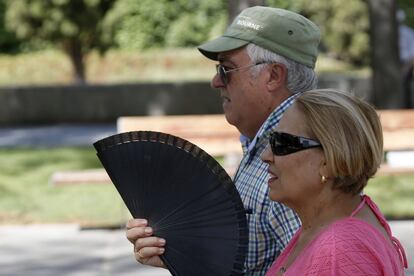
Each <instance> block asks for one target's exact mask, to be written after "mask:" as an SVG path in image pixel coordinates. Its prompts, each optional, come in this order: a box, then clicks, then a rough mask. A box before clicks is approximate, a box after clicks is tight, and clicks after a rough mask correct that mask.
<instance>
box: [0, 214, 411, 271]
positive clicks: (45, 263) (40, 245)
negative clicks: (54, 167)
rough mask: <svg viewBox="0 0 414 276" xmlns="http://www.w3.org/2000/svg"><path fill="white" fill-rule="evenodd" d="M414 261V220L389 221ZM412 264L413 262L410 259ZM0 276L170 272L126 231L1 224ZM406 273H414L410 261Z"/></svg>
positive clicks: (409, 257) (67, 226) (409, 258)
mask: <svg viewBox="0 0 414 276" xmlns="http://www.w3.org/2000/svg"><path fill="white" fill-rule="evenodd" d="M391 227H392V229H393V232H394V235H395V236H397V237H398V238H399V239H400V240H401V242H402V244H403V245H404V247H405V248H406V250H407V253H408V254H407V257H408V260H414V239H413V233H414V231H413V230H414V222H412V221H395V222H391ZM411 262H413V261H411ZM0 275H1V276H20V275H30V276H56V275H59V276H61V275H62V276H95V275H96V276H98V275H99V276H132V275H140V276H166V275H170V273H169V272H168V271H167V270H164V269H156V268H150V267H146V266H143V265H140V264H139V263H137V262H136V261H135V260H134V258H133V255H132V245H130V244H129V242H128V241H127V240H126V238H125V230H112V231H111V230H80V229H79V228H78V227H77V226H76V225H30V226H2V227H0ZM406 275H408V276H414V267H413V266H412V265H411V267H410V269H409V271H408V272H407V274H406Z"/></svg>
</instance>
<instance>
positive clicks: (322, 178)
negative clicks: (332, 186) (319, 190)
mask: <svg viewBox="0 0 414 276" xmlns="http://www.w3.org/2000/svg"><path fill="white" fill-rule="evenodd" d="M327 180H328V178H327V177H326V176H324V175H322V177H321V182H322V183H326V181H327Z"/></svg>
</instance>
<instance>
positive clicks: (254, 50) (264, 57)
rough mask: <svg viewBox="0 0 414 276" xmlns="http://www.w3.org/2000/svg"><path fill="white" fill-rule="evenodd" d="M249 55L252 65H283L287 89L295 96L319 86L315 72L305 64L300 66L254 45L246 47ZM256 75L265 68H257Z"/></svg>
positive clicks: (250, 44)
mask: <svg viewBox="0 0 414 276" xmlns="http://www.w3.org/2000/svg"><path fill="white" fill-rule="evenodd" d="M246 50H247V54H248V55H249V57H250V59H251V61H252V63H253V64H254V63H258V62H263V63H281V64H283V65H285V66H286V68H287V70H288V73H287V84H286V86H287V88H288V89H289V91H290V92H292V93H293V94H295V93H300V92H305V91H308V90H312V89H315V88H316V86H317V84H318V78H317V76H316V73H315V71H314V70H313V69H312V68H309V67H307V66H305V65H303V64H300V63H298V62H296V61H294V60H291V59H288V58H285V57H283V56H280V55H278V54H275V53H273V52H271V51H269V50H266V49H264V48H262V47H260V46H257V45H255V44H253V43H249V44H248V45H247V46H246ZM256 68H257V69H256V71H253V70H252V72H255V73H256V74H257V73H258V72H259V70H260V69H262V68H263V66H260V65H259V66H256Z"/></svg>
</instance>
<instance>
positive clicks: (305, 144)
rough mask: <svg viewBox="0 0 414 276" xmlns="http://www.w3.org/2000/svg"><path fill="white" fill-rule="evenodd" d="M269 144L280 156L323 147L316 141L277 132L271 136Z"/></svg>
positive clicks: (275, 153)
mask: <svg viewBox="0 0 414 276" xmlns="http://www.w3.org/2000/svg"><path fill="white" fill-rule="evenodd" d="M269 143H270V147H271V149H272V152H273V154H274V155H279V156H281V155H288V154H291V153H294V152H297V151H301V150H305V149H311V148H320V147H322V145H321V144H320V143H319V142H318V141H316V140H312V139H309V138H305V137H301V136H295V135H292V134H289V133H284V132H277V131H275V132H273V133H272V134H270V138H269Z"/></svg>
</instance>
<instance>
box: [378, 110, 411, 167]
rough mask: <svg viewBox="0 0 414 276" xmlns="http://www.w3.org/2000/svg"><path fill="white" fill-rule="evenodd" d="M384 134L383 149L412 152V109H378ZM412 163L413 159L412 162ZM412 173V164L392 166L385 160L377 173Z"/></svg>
mask: <svg viewBox="0 0 414 276" xmlns="http://www.w3.org/2000/svg"><path fill="white" fill-rule="evenodd" d="M378 113H379V116H380V120H381V124H382V131H383V135H384V151H385V152H395V151H413V152H414V110H412V109H411V110H410V109H407V110H379V111H378ZM411 164H414V160H412V163H411ZM402 174H414V165H412V166H392V165H390V164H388V163H387V162H386V160H385V162H384V163H383V164H382V166H381V167H380V169H379V170H378V173H377V175H402Z"/></svg>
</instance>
